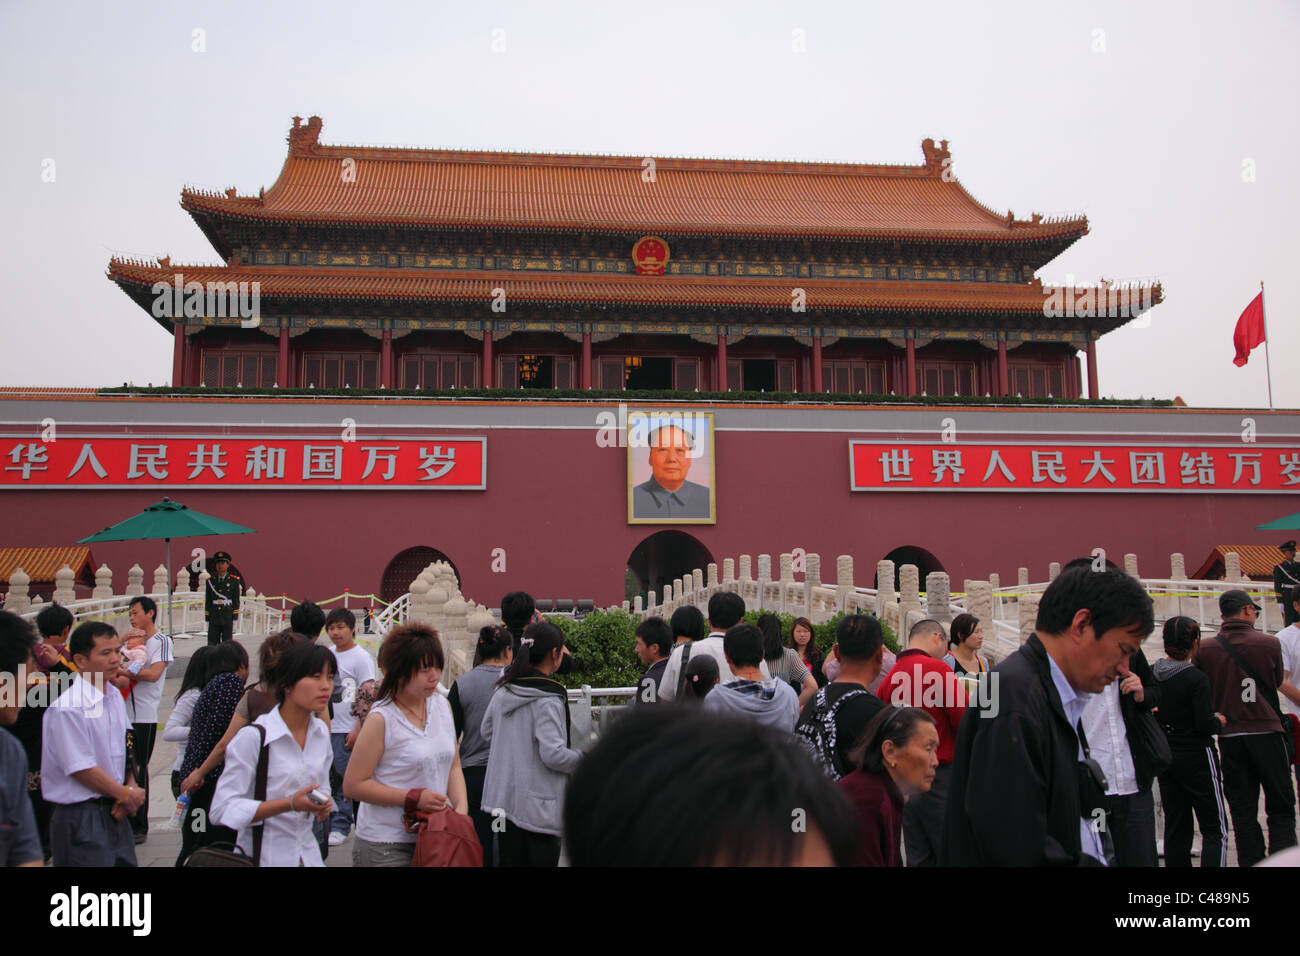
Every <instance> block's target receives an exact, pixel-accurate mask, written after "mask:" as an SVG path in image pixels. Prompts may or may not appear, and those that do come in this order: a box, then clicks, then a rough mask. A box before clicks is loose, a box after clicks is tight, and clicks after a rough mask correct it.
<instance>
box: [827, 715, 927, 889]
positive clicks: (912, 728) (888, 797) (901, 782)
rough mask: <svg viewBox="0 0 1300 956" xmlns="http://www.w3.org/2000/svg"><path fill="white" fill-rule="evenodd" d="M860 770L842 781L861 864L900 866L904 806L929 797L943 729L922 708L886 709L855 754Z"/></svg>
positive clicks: (875, 721) (873, 723)
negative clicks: (855, 821) (913, 799)
mask: <svg viewBox="0 0 1300 956" xmlns="http://www.w3.org/2000/svg"><path fill="white" fill-rule="evenodd" d="M852 756H853V758H855V759H854V762H855V763H857V764H858V769H857V770H855V771H853V772H852V773H850V774H846V775H845V776H844V777H843V778H841V780H840V781H839V785H840V789H842V790H843V791H844V795H845V796H846V797H848V798H849V802H850V803H851V804H852V805H853V812H854V814H855V815H856V816H857V818H858V831H859V833H858V838H859V844H858V859H857V865H858V866H902V865H903V856H902V852H901V848H902V843H903V803H904V802H905V801H906V800H907V799H908V797H911V796H915V795H916V794H918V793H925V792H926V791H927V790H929V789H930V785H931V784H932V783H934V774H935V770H936V768H937V767H938V766H939V730H938V728H937V727H935V724H934V718H933V717H931V716H930V715H929V714H927V713H926V712H925V711H924V710H922V709H921V708H919V707H896V708H895V707H886V708H885V709H884V710H882V711H881V712H880V713H878V714H876V716H875V717H873V718H871V722H870V723H869V724H867V727H866V730H864V731H863V733H862V741H861V742H860V743H859V744H858V746H857V747H856V748H855V749H854V752H853V754H852Z"/></svg>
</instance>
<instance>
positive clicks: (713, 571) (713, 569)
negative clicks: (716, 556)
mask: <svg viewBox="0 0 1300 956" xmlns="http://www.w3.org/2000/svg"><path fill="white" fill-rule="evenodd" d="M708 575H709V577H708V581H709V590H710V591H712V590H713V589H714V588H716V587H717V586H718V564H717V562H716V561H710V562H709V566H708Z"/></svg>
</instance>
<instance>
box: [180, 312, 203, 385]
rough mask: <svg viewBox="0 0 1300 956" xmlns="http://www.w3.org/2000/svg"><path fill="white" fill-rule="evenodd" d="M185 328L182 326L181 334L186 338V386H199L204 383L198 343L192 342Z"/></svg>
mask: <svg viewBox="0 0 1300 956" xmlns="http://www.w3.org/2000/svg"><path fill="white" fill-rule="evenodd" d="M185 328H186V327H185V326H184V325H182V326H181V334H182V335H184V336H185V346H184V348H185V374H184V382H185V384H186V385H199V384H201V383H202V381H203V369H202V368H201V367H200V365H199V361H200V358H199V356H200V352H199V346H198V343H196V342H192V341H191V340H190V336H189V334H188V333H186V331H185Z"/></svg>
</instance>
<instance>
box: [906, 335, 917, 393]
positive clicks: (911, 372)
mask: <svg viewBox="0 0 1300 956" xmlns="http://www.w3.org/2000/svg"><path fill="white" fill-rule="evenodd" d="M903 374H904V379H905V380H904V382H903V387H904V388H905V389H906V391H904V392H903V394H904V395H915V394H916V393H917V388H916V339H913V338H908V340H907V369H906V371H905V372H904V373H903Z"/></svg>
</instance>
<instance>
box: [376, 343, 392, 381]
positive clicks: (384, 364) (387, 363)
mask: <svg viewBox="0 0 1300 956" xmlns="http://www.w3.org/2000/svg"><path fill="white" fill-rule="evenodd" d="M379 384H380V385H382V386H383V387H384V388H392V387H393V330H392V329H382V330H381V331H380V333H379Z"/></svg>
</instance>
